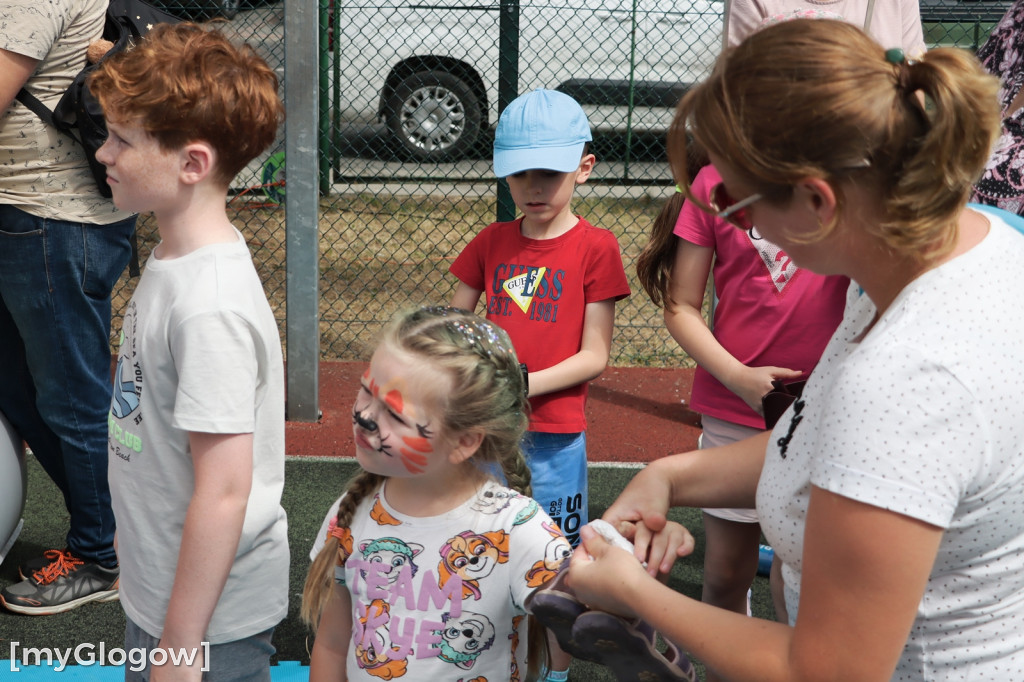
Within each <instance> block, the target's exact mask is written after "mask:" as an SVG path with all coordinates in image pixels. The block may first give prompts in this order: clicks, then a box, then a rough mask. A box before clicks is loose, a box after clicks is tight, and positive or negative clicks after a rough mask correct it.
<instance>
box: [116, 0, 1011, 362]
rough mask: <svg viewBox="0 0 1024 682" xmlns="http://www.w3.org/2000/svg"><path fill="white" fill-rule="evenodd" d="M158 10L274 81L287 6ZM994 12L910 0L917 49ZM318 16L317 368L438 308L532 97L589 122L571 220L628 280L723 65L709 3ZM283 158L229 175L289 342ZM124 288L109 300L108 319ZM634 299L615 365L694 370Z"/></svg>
mask: <svg viewBox="0 0 1024 682" xmlns="http://www.w3.org/2000/svg"><path fill="white" fill-rule="evenodd" d="M162 1H163V5H164V6H165V7H168V8H169V9H170V10H171V11H172V12H175V13H179V14H185V15H187V16H195V17H199V18H202V17H205V16H209V15H213V14H220V15H224V16H230V17H232V18H231V19H230V21H227V22H226V23H225V24H224V26H225V27H226V28H227V29H228V30H229V31H231V32H235V33H236V34H237V36H238V37H239V39H241V40H245V41H247V42H249V43H250V44H252V45H253V46H254V47H255V48H256V49H257V50H258V51H259V52H260V53H261V54H262V55H263V56H264V57H265V58H266V59H267V61H268V62H269V63H270V64H271V66H272V67H274V68H276V69H277V70H278V74H279V75H281V76H283V73H284V72H283V63H284V49H283V45H284V41H283V35H284V30H283V23H284V21H283V20H284V13H285V7H286V6H285V4H283V3H280V2H279V3H277V4H260V5H258V6H252V5H248V4H246V3H245V2H242V4H241V6H239V4H238V3H239V0H162ZM250 1H251V0H250ZM877 1H878V2H885V1H887V0H877ZM287 2H308V0H287ZM1008 5H1009V0H992V1H989V0H974V1H963V2H959V1H957V0H923V2H922V19H923V24H924V28H925V33H926V40H927V42H928V43H929V45H932V46H934V45H940V44H941V45H950V44H954V45H959V46H963V47H967V48H976V47H977V46H978V45H979V44H981V43H983V42H984V40H985V38H986V37H987V35H988V32H989V31H990V30H991V28H992V26H993V25H994V24H995V22H997V21H998V20H999V19H1000V18H1001V17H1002V14H1003V13H1004V12H1005V10H1006V8H1007V7H1008ZM319 6H320V10H321V19H320V21H321V31H320V33H321V35H320V45H321V48H320V49H321V57H320V69H321V77H320V100H321V106H320V116H321V119H322V121H321V125H320V133H321V138H322V139H321V145H320V159H319V168H320V194H321V197H320V205H319V226H318V231H317V238H318V239H319V251H320V289H319V296H320V301H319V313H320V321H319V324H320V329H319V333H320V340H321V343H320V348H321V357H322V358H330V359H356V358H361V357H364V353H365V344H367V343H370V342H372V340H373V337H374V333H375V331H376V330H377V329H378V327H379V325H380V324H382V323H383V322H385V321H386V320H387V319H388V318H389V317H390V314H391V312H392V311H394V310H396V309H398V308H400V307H403V306H406V305H411V304H420V303H425V302H429V303H445V302H447V301H448V300H450V297H451V295H452V292H453V289H454V284H455V280H454V278H453V277H452V276H450V275H449V274H448V265H449V263H450V262H451V260H452V259H453V258H454V257H455V256H456V255H457V254H458V253H459V251H460V250H461V248H462V247H463V246H464V245H465V244H466V243H467V242H468V241H469V239H471V238H472V237H473V236H474V235H475V234H476V233H477V232H479V231H480V229H482V228H483V227H484V226H485V225H486V224H487V223H489V222H491V221H493V220H495V219H497V218H502V219H505V218H511V217H512V215H513V214H514V206H512V205H511V204H510V203H509V199H508V195H507V192H506V191H505V190H504V188H502V187H500V186H499V183H497V182H496V181H495V179H494V178H493V177H492V175H491V142H492V140H493V126H494V124H495V122H496V121H497V116H498V112H499V110H500V109H501V108H502V107H503V105H504V104H506V103H507V102H508V101H510V100H511V99H512V98H514V97H515V96H516V95H518V94H519V93H522V92H526V91H528V90H530V89H533V88H537V87H546V88H556V89H560V90H563V91H565V92H567V93H569V94H571V95H572V96H573V97H575V98H576V99H577V100H578V101H580V102H581V104H583V105H584V109H585V110H586V111H587V113H588V116H589V117H590V122H591V125H592V127H593V130H594V142H593V145H592V148H591V151H593V152H594V153H595V154H596V156H597V159H598V161H597V166H596V168H595V172H594V174H593V175H592V177H591V179H590V180H589V181H588V182H587V183H586V184H585V185H583V186H582V187H580V188H578V190H577V193H576V199H575V202H574V210H575V211H576V212H577V213H579V214H581V215H583V216H585V217H586V218H587V219H588V220H589V221H590V222H592V223H594V224H595V225H598V226H602V227H606V228H608V229H609V230H611V231H612V232H613V233H615V235H616V236H617V237H618V239H619V243H620V245H621V248H622V254H623V260H624V263H625V266H626V270H627V273H629V274H630V276H631V277H634V276H635V273H634V268H635V262H636V257H637V256H638V254H639V253H640V251H641V250H642V248H643V246H644V244H645V243H646V241H647V234H648V230H649V228H650V225H651V222H652V221H653V219H654V217H655V216H656V215H657V213H658V211H659V209H660V207H661V204H662V202H663V201H664V199H665V198H666V197H667V196H668V194H669V193H670V192H671V191H672V187H671V185H672V181H671V178H670V174H669V170H668V165H667V162H666V158H665V148H664V132H665V128H666V126H667V124H668V122H669V120H670V119H671V115H672V106H673V105H674V103H675V102H676V101H677V100H678V98H679V96H680V95H681V93H682V92H684V91H685V89H686V87H687V86H688V85H689V84H690V83H694V82H697V81H699V80H700V79H701V78H702V77H704V76H705V75H706V74H707V73H708V72H709V70H710V68H711V65H712V63H713V61H714V59H715V57H716V56H717V54H718V53H719V51H720V46H721V30H722V12H723V3H722V2H721V1H718V0H680V1H679V2H673V3H668V2H665V0H442V1H440V2H430V3H419V2H411V1H409V0H404V1H403V0H372V2H357V1H354V0H319ZM305 38H306V37H305V36H304V37H303V39H305ZM308 38H309V39H310V40H312V39H313V36H309V37H308ZM286 104H287V105H289V106H292V105H293V103H290V102H287V101H286ZM282 150H283V145H278V146H276V147H275V148H274V149H271V150H269V151H268V152H267V153H266V154H264V155H263V156H262V157H261V158H260V159H257V160H256V161H255V162H254V163H253V164H252V165H251V166H250V168H249V169H247V170H246V171H245V172H244V173H243V174H242V175H241V176H239V178H238V179H237V180H236V188H235V191H234V192H233V196H232V198H231V208H232V218H233V219H234V220H235V222H236V224H237V225H238V227H239V228H240V229H241V230H242V231H243V232H244V233H245V235H246V237H247V238H248V239H249V242H250V244H251V246H252V249H253V252H254V256H255V259H256V261H257V266H258V268H259V270H260V273H261V275H262V277H263V281H264V284H265V286H266V290H267V294H268V296H269V298H270V300H271V303H272V305H273V307H274V309H275V312H276V313H277V314H278V316H279V319H281V321H282V325H283V323H284V317H285V294H286V292H285V283H286V278H285V241H286V240H285V227H284V225H285V220H284V218H285V216H284V209H283V207H282V205H281V201H282V199H283V197H284V196H285V189H284V173H283V169H284V158H283V151H282ZM139 233H140V246H141V249H140V250H141V256H142V257H143V258H145V256H146V255H147V254H148V251H149V249H150V248H151V246H152V245H153V243H154V240H155V236H156V235H155V230H154V227H153V225H152V223H151V221H150V220H148V219H146V218H143V219H142V220H141V222H140V230H139ZM131 289H132V284H131V283H127V284H126V285H125V286H124V287H122V288H121V291H120V294H121V299H119V300H118V301H115V313H116V314H117V313H119V311H120V309H121V307H123V303H124V302H125V301H126V300H127V297H128V296H130V293H131ZM633 291H634V294H633V296H631V297H630V298H629V299H627V300H625V301H622V302H620V303H619V305H618V306H617V312H616V331H615V340H614V345H613V350H612V362H613V364H618V365H657V366H680V365H684V364H686V363H688V362H689V360H688V358H687V357H686V356H685V354H683V353H682V351H681V350H680V349H679V348H678V346H677V345H676V344H675V343H674V342H673V341H672V340H671V338H670V337H669V336H668V334H667V332H666V331H665V329H664V324H663V322H662V317H661V313H660V311H659V310H657V309H656V308H655V307H654V306H653V305H652V304H651V303H650V301H649V300H648V299H647V297H646V296H645V295H644V293H643V290H642V289H641V288H640V287H639V285H638V284H637V283H636V282H635V279H634V281H633ZM117 328H119V322H118V321H116V320H115V329H117ZM282 329H283V326H282ZM310 333H315V331H314V330H312V329H311V330H310ZM282 338H283V332H282Z"/></svg>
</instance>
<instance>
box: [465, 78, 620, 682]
mask: <svg viewBox="0 0 1024 682" xmlns="http://www.w3.org/2000/svg"><path fill="white" fill-rule="evenodd" d="M592 139H593V138H592V136H591V134H590V124H589V123H588V121H587V115H586V114H585V113H584V112H583V108H582V107H580V105H579V103H577V102H576V100H574V99H573V98H572V97H569V96H568V95H566V94H564V93H561V92H557V91H554V90H534V91H532V92H529V93H527V94H525V95H521V96H520V97H518V98H516V99H515V100H513V101H512V102H511V103H510V104H509V105H508V107H506V108H505V111H503V112H502V114H501V117H500V118H499V120H498V127H497V129H496V130H495V134H494V174H495V175H496V176H498V177H499V178H505V179H506V180H507V181H508V186H509V189H510V190H511V193H512V199H513V201H515V204H516V208H518V209H519V212H520V213H521V214H522V215H521V216H520V217H519V218H517V219H516V220H513V221H511V222H499V223H492V224H490V225H488V226H487V227H486V228H485V229H484V230H483V231H482V232H481V233H480V234H478V235H477V236H476V237H475V238H473V240H472V241H471V242H470V243H469V244H467V245H466V248H465V249H463V251H462V253H460V254H459V256H458V257H457V258H456V259H455V262H453V263H452V265H451V268H450V269H449V270H450V272H451V273H452V274H453V275H455V276H456V277H457V278H458V279H459V285H458V287H457V288H456V290H455V295H454V296H453V297H452V305H453V306H455V307H458V308H465V309H466V310H475V309H476V305H477V303H478V302H479V300H480V295H481V294H484V293H486V303H487V313H486V317H487V319H488V320H491V321H493V322H495V323H496V324H498V325H500V326H501V327H502V328H504V329H505V331H507V332H508V334H509V336H510V337H511V339H512V344H513V345H514V346H515V349H516V354H517V355H518V356H519V360H520V362H522V363H523V364H522V368H523V373H524V377H525V378H526V385H527V392H528V395H529V397H530V410H531V414H530V429H529V432H528V433H527V434H526V438H525V439H524V440H523V450H524V451H525V453H526V457H527V463H528V464H529V466H530V472H531V474H532V486H533V497H534V499H536V500H537V502H538V503H540V505H541V507H542V508H543V509H544V511H546V512H547V513H548V515H550V516H551V518H552V519H553V520H554V521H555V522H556V523H557V524H558V525H559V526H560V528H561V529H562V532H564V533H565V536H566V538H568V539H569V542H571V543H572V545H573V546H576V544H578V543H579V530H580V528H581V527H583V526H584V525H586V524H587V521H588V518H587V450H586V445H587V438H586V426H587V422H586V415H585V413H584V408H585V405H586V398H587V385H588V383H589V382H590V381H592V380H594V379H596V378H597V377H598V376H600V374H601V372H603V371H604V368H605V367H606V366H607V365H608V356H609V353H610V352H611V342H612V330H613V327H614V323H615V302H616V301H618V300H619V299H621V298H625V297H626V296H629V293H630V291H629V282H628V281H627V279H626V272H625V270H624V269H623V267H622V255H621V253H620V251H619V242H618V240H617V239H616V238H615V235H614V234H612V233H611V232H610V231H609V230H606V229H602V228H598V227H594V226H593V225H591V224H590V223H588V222H587V221H586V220H584V219H583V218H581V217H580V216H578V215H576V214H574V213H573V212H572V207H571V203H572V197H573V192H574V190H575V189H576V186H577V185H582V184H583V183H584V182H586V181H587V178H589V177H590V173H591V171H592V170H593V168H594V161H595V158H594V155H593V154H591V153H589V149H588V147H589V145H588V143H589V142H590V141H591V140H592ZM552 644H553V645H554V641H553V638H552ZM552 654H553V657H552V664H553V668H554V670H552V671H549V672H548V677H547V678H546V679H547V680H548V681H551V682H554V681H557V680H564V679H567V675H568V667H569V661H570V657H569V656H568V655H566V654H564V653H562V652H561V651H558V650H557V648H556V647H554V646H552Z"/></svg>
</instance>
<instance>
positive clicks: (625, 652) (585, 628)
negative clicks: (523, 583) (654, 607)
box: [559, 611, 697, 682]
mask: <svg viewBox="0 0 1024 682" xmlns="http://www.w3.org/2000/svg"><path fill="white" fill-rule="evenodd" d="M571 639H572V642H573V644H574V648H575V649H576V651H573V652H570V653H572V654H573V656H577V657H579V658H582V659H584V660H588V661H593V662H595V663H600V664H601V665H604V666H607V667H608V668H610V669H611V670H612V672H614V673H615V679H617V680H619V682H696V680H697V671H696V670H694V668H693V664H692V663H690V659H689V658H687V656H686V655H685V654H684V653H682V652H681V651H680V650H679V648H678V647H677V646H676V645H674V644H673V643H672V642H669V641H668V640H665V644H666V650H665V653H661V652H660V651H658V649H657V646H656V641H657V633H656V632H655V631H654V628H652V627H651V626H650V625H648V624H647V623H644V622H643V621H640V620H634V621H632V622H631V621H627V620H626V619H624V618H620V617H619V616H613V615H612V614H610V613H605V612H604V611H588V612H586V613H584V614H582V615H580V616H579V617H578V618H577V619H576V623H575V624H574V625H573V628H572V637H571ZM559 642H561V639H559ZM577 651H578V652H579V653H577Z"/></svg>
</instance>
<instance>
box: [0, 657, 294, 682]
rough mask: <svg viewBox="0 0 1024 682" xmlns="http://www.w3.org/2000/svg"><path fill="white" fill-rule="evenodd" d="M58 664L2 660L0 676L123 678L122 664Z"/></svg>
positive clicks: (65, 681)
mask: <svg viewBox="0 0 1024 682" xmlns="http://www.w3.org/2000/svg"><path fill="white" fill-rule="evenodd" d="M58 667H59V665H58V664H57V663H56V662H54V663H53V665H21V662H20V661H17V660H15V661H9V660H8V661H0V672H2V673H3V674H0V677H2V678H4V679H9V678H8V677H7V672H8V671H10V672H11V674H12V675H14V674H17V675H18V677H17V678H16V679H17V682H41V681H42V680H46V681H47V682H54V681H59V682H75V681H76V680H82V681H83V682H84V681H85V680H88V681H89V682H121V681H122V680H124V666H123V665H104V666H100V665H68V666H66V667H64V669H63V670H58ZM270 679H271V680H272V682H308V680H309V668H308V667H306V666H304V665H300V664H299V662H298V661H282V662H281V663H280V664H278V665H275V666H271V668H270Z"/></svg>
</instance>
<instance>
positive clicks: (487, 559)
mask: <svg viewBox="0 0 1024 682" xmlns="http://www.w3.org/2000/svg"><path fill="white" fill-rule="evenodd" d="M386 490H387V484H386V482H385V485H384V486H383V487H382V488H381V489H379V490H378V491H377V492H375V493H374V494H373V495H370V496H368V497H367V498H366V499H364V500H362V501H361V502H360V504H359V506H358V508H357V509H356V512H355V514H354V516H353V519H352V523H351V525H350V530H351V535H346V537H345V539H343V540H342V541H341V548H340V549H339V557H338V563H339V566H338V567H337V569H336V573H335V575H336V577H338V578H342V579H343V580H344V582H345V584H346V585H347V586H348V589H349V592H350V593H351V594H352V608H353V611H352V622H353V627H352V642H351V644H350V649H349V656H348V679H349V680H380V679H404V680H409V681H410V682H419V681H420V680H458V679H466V680H470V679H487V680H522V679H525V672H526V651H527V646H526V645H527V641H526V618H525V615H526V611H525V610H524V608H523V604H524V602H525V601H526V598H527V597H528V596H529V595H530V594H531V593H532V592H533V591H534V590H535V589H536V588H537V587H540V586H541V585H543V584H544V583H546V582H547V581H549V580H550V579H551V578H553V577H554V575H555V572H556V570H557V568H558V566H559V565H561V563H562V561H563V560H564V559H565V558H566V557H568V556H569V554H570V553H571V551H572V550H571V549H570V547H569V543H568V542H567V541H566V540H565V538H564V536H563V535H562V533H561V531H559V530H558V527H557V526H555V524H554V523H552V522H551V519H550V517H548V515H547V514H545V513H544V511H543V510H541V508H540V506H539V505H538V504H537V503H536V502H535V501H534V500H532V499H531V498H528V497H524V496H522V495H519V494H518V493H516V492H514V491H512V490H510V489H508V488H505V487H502V486H500V485H498V484H497V483H494V482H488V483H486V484H484V485H483V486H482V487H481V488H480V489H479V490H478V492H477V493H476V494H475V495H474V496H473V497H472V498H471V499H470V500H468V501H467V502H466V503H464V504H463V505H461V506H459V507H457V508H455V509H453V510H451V511H450V512H448V513H446V514H442V515H440V516H432V517H413V516H407V515H405V514H401V513H399V512H397V511H395V510H394V509H393V508H392V507H391V506H390V505H389V504H388V503H387V500H386ZM338 501H339V502H340V498H339V500H338ZM337 511H338V504H337V503H335V504H334V505H333V506H332V507H331V509H330V510H329V511H328V513H327V517H326V518H325V519H324V523H323V525H322V526H321V528H320V532H319V533H318V534H317V541H316V543H315V544H314V546H313V550H312V551H311V552H310V558H311V559H312V558H315V557H316V555H317V553H319V551H320V548H321V547H323V545H324V541H325V540H326V538H327V535H328V532H329V531H330V528H331V526H332V525H333V523H332V522H333V520H334V518H335V516H336V514H337ZM342 534H343V535H345V534H344V533H342Z"/></svg>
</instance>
